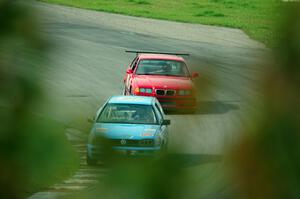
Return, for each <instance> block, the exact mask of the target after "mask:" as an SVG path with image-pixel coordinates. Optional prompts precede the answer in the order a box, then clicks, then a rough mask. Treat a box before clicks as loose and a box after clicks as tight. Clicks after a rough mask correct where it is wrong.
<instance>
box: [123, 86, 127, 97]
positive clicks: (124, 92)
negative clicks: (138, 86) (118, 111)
mask: <svg viewBox="0 0 300 199" xmlns="http://www.w3.org/2000/svg"><path fill="white" fill-rule="evenodd" d="M123 95H127V92H126V86H124V89H123Z"/></svg>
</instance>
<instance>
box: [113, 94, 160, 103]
mask: <svg viewBox="0 0 300 199" xmlns="http://www.w3.org/2000/svg"><path fill="white" fill-rule="evenodd" d="M154 100H155V98H154V97H146V96H133V95H128V96H127V95H118V96H112V97H111V98H110V99H109V100H108V102H107V103H109V104H139V105H152V104H153V102H154Z"/></svg>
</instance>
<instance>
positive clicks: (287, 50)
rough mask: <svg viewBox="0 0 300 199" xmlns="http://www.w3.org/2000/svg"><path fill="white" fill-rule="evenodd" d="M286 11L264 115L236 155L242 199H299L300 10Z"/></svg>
mask: <svg viewBox="0 0 300 199" xmlns="http://www.w3.org/2000/svg"><path fill="white" fill-rule="evenodd" d="M285 9H286V10H285V13H286V15H285V17H284V19H283V20H282V24H281V29H280V31H281V39H280V40H279V48H277V49H276V50H274V51H275V52H274V60H273V61H272V63H271V67H270V69H271V71H270V72H269V73H268V74H266V78H265V82H264V85H263V87H264V98H263V99H262V101H263V109H262V110H261V114H262V115H261V116H260V117H259V118H260V120H255V121H254V122H255V126H254V127H253V128H252V129H250V130H248V133H249V132H251V133H249V136H246V137H245V138H244V139H243V140H242V142H241V143H239V144H238V146H236V147H237V148H235V149H234V150H235V151H236V152H234V153H233V161H234V162H233V163H234V164H235V167H234V169H235V176H236V180H237V182H238V183H239V198H299V197H300V190H299V186H300V173H299V170H300V161H299V154H300V104H299V102H300V101H299V99H300V21H299V19H300V4H299V3H296V2H292V3H287V5H286V8H285Z"/></svg>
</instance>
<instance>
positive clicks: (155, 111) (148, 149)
mask: <svg viewBox="0 0 300 199" xmlns="http://www.w3.org/2000/svg"><path fill="white" fill-rule="evenodd" d="M168 125H170V120H166V119H165V114H164V112H163V109H162V107H161V105H160V103H159V102H158V100H157V99H156V98H154V97H143V96H113V97H111V98H109V99H108V100H107V102H106V103H105V104H104V105H103V106H102V107H101V108H100V109H99V110H98V111H97V114H96V117H95V119H94V120H93V127H92V129H91V132H90V134H89V137H88V144H87V164H89V165H95V164H97V161H98V160H104V159H105V158H106V157H107V156H110V155H111V154H112V152H113V153H115V152H117V153H118V154H119V153H122V154H127V155H143V154H145V155H146V154H149V153H150V154H151V153H153V152H158V151H162V150H166V148H167V145H168V127H167V126H168Z"/></svg>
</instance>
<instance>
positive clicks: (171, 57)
mask: <svg viewBox="0 0 300 199" xmlns="http://www.w3.org/2000/svg"><path fill="white" fill-rule="evenodd" d="M138 57H139V58H140V59H162V60H175V61H182V62H184V59H183V58H182V57H180V56H177V55H168V54H143V53H141V54H139V55H138Z"/></svg>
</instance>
